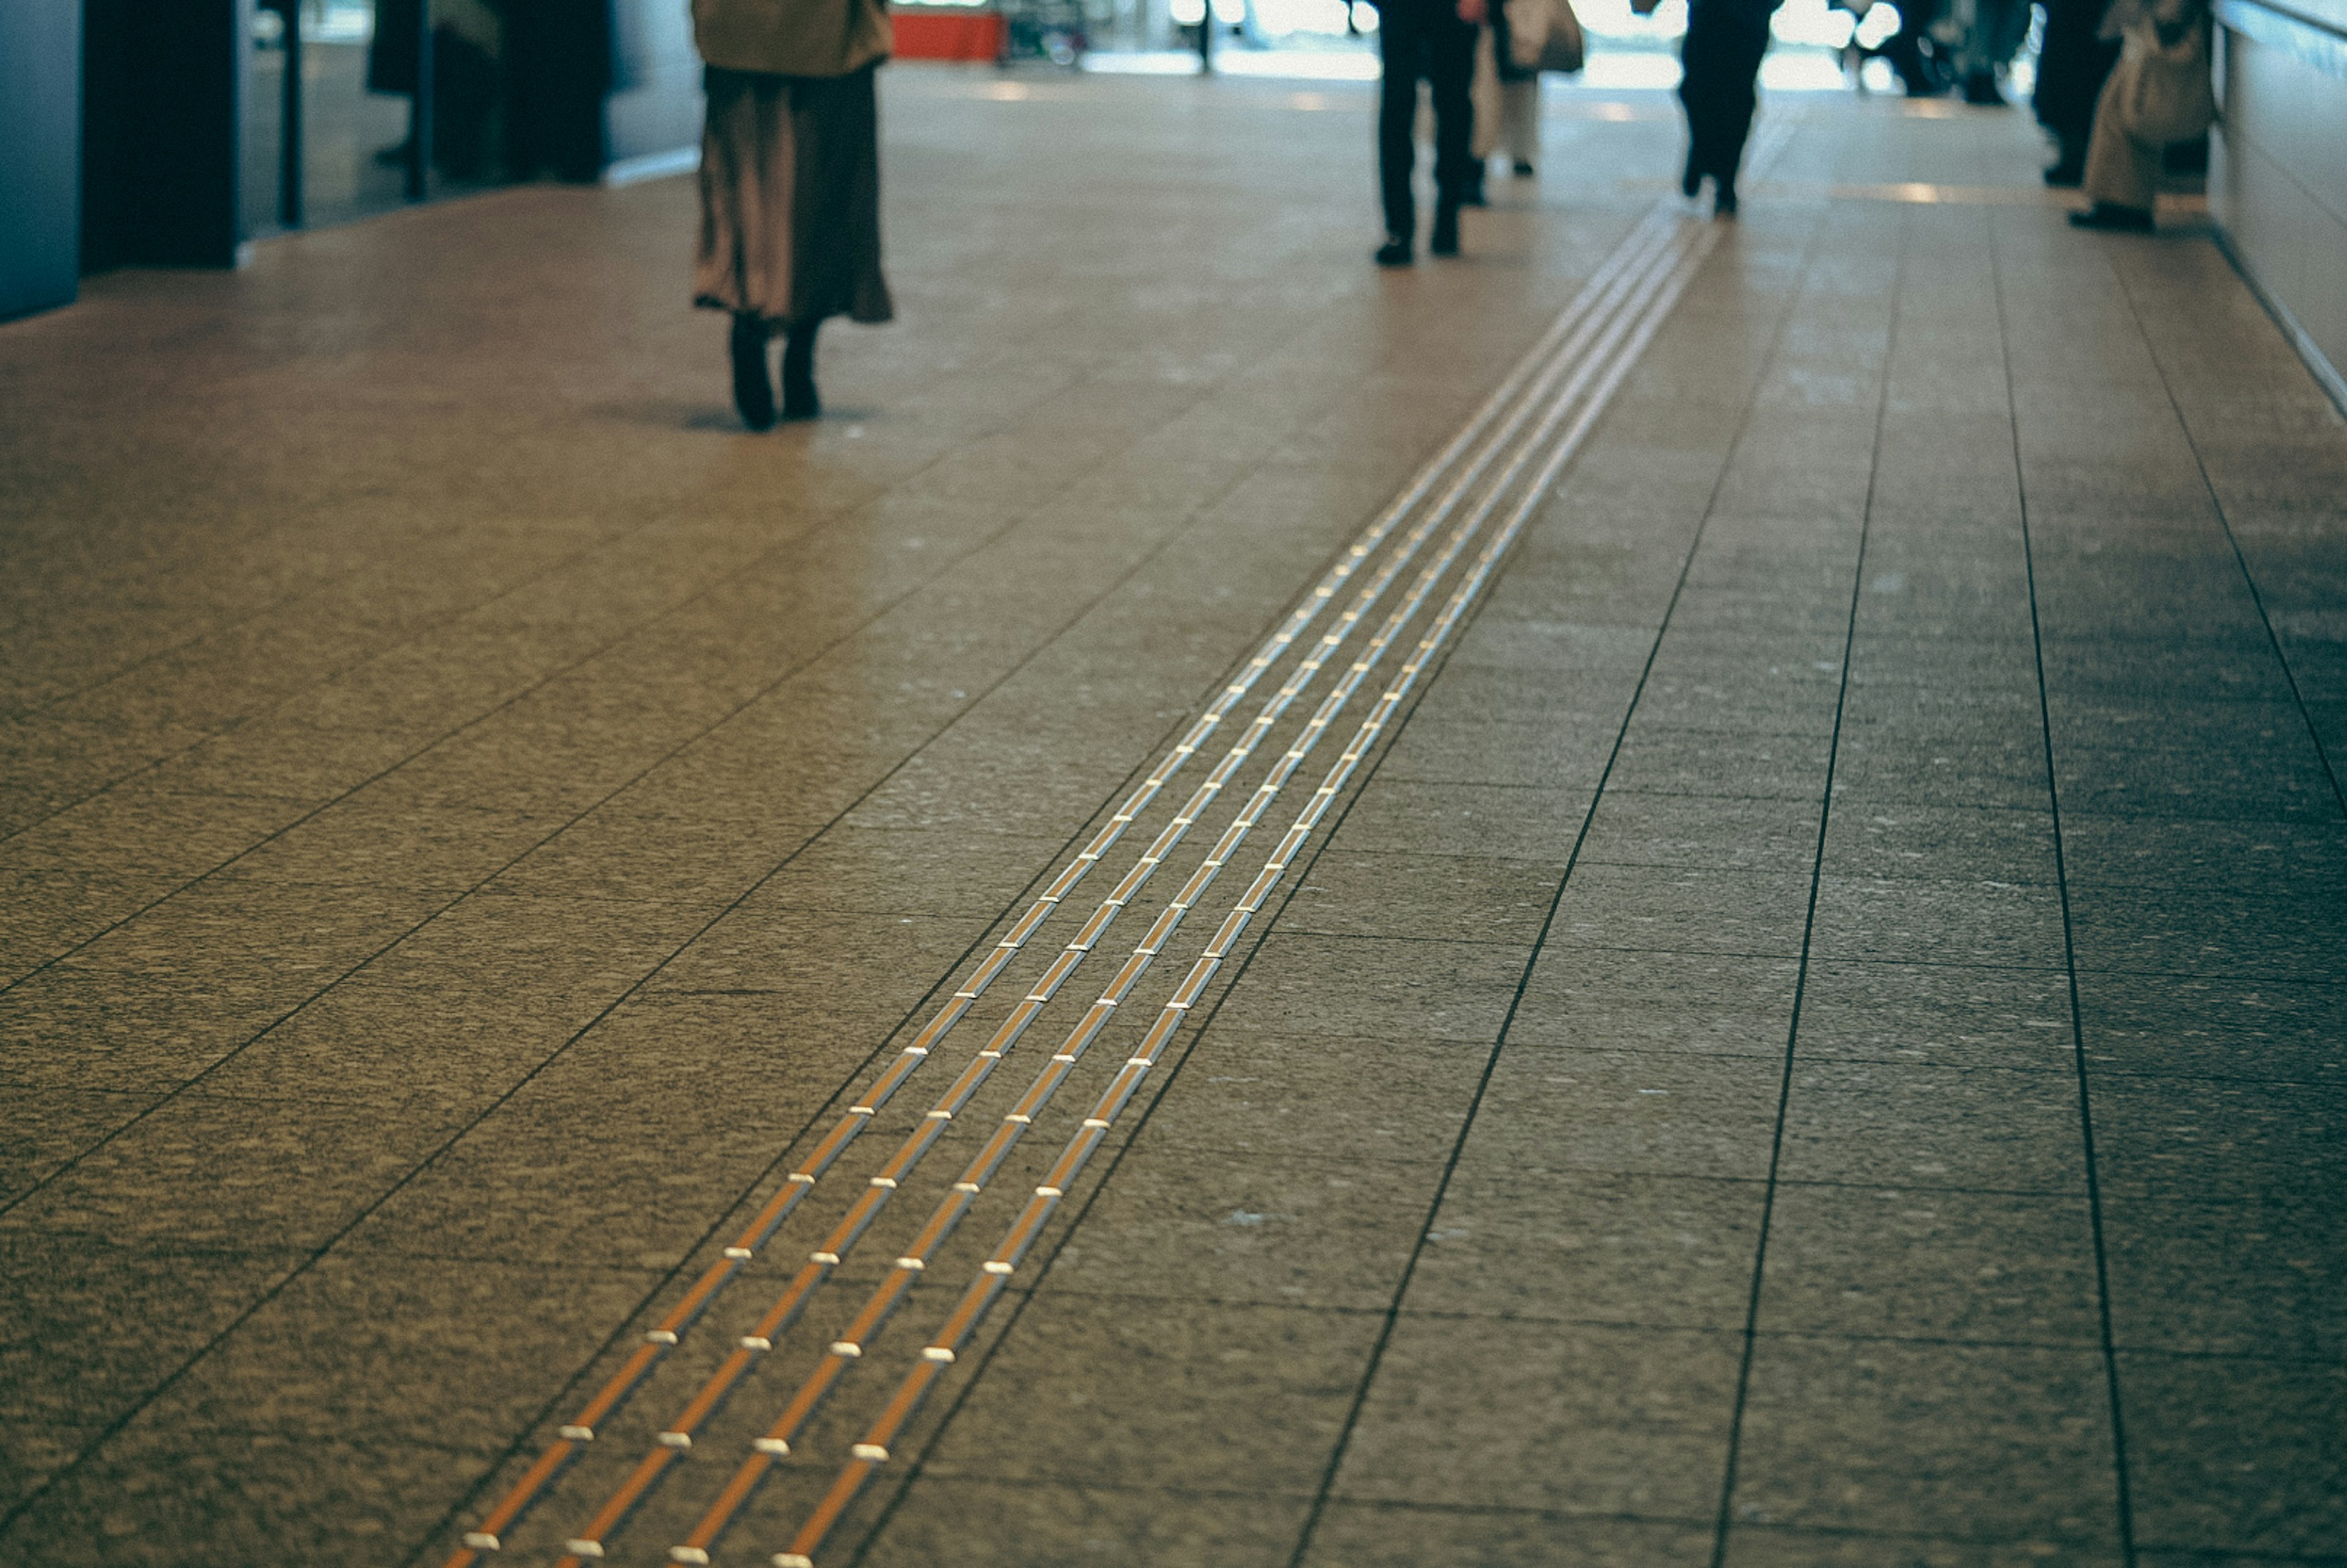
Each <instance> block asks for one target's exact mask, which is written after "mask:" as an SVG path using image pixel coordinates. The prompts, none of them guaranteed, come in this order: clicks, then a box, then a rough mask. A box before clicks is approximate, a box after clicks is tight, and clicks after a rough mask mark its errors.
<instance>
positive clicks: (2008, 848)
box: [1600, 801, 2075, 884]
mask: <svg viewBox="0 0 2347 1568" xmlns="http://www.w3.org/2000/svg"><path fill="white" fill-rule="evenodd" d="M1600 812H1601V815H1602V814H1603V808H1602V807H1601V808H1600ZM2068 822H2069V819H2068V818H2067V817H2066V816H2065V818H2064V825H2065V830H2066V828H2067V826H2068ZM1825 870H1826V873H1827V875H1828V876H1846V877H1860V876H1872V877H1906V878H1916V879H1934V880H1946V881H1966V882H1971V881H1987V882H2007V883H2024V884H2029V883H2045V884H2053V883H2055V882H2058V881H2059V880H2060V878H2059V877H2058V876H2056V874H2055V857H2054V820H2053V816H2052V815H2051V814H2050V813H2047V812H2043V811H2025V810H2024V811H2014V810H2000V809H1994V808H1983V807H1978V806H1932V805H1916V804H1892V803H1880V802H1857V801H1852V802H1849V803H1847V804H1837V807H1836V809H1835V811H1834V812H1833V815H1832V816H1831V817H1830V818H1829V820H1828V822H1827V824H1826V845H1825ZM2072 871H2073V874H2074V875H2075V866H2073V867H2072Z"/></svg>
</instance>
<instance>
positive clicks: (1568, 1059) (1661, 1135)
mask: <svg viewBox="0 0 2347 1568" xmlns="http://www.w3.org/2000/svg"><path fill="white" fill-rule="evenodd" d="M1783 1071H1784V1069H1783V1065H1782V1061H1781V1059H1772V1058H1768V1057H1744V1056H1726V1055H1712V1054H1698V1053H1693V1052H1682V1053H1673V1054H1670V1055H1663V1054H1659V1053H1647V1052H1631V1051H1600V1050H1539V1051H1519V1050H1507V1051H1502V1052H1501V1056H1500V1060H1499V1061H1498V1063H1497V1065H1495V1066H1494V1067H1493V1069H1492V1071H1491V1082H1490V1083H1489V1085H1488V1086H1487V1087H1486V1088H1485V1090H1484V1091H1483V1099H1482V1102H1481V1105H1480V1106H1479V1107H1478V1109H1477V1111H1476V1114H1475V1122H1474V1125H1473V1127H1472V1128H1471V1130H1470V1131H1469V1133H1468V1138H1467V1143H1466V1146H1465V1149H1464V1150H1463V1151H1462V1153H1461V1155H1460V1159H1461V1163H1463V1164H1467V1165H1472V1166H1475V1167H1476V1168H1478V1169H1480V1170H1484V1171H1503V1170H1515V1169H1522V1168H1526V1167H1537V1168H1540V1169H1545V1170H1552V1171H1568V1170H1579V1171H1619V1172H1642V1173H1655V1174H1668V1175H1705V1176H1717V1177H1744V1178H1749V1179H1755V1180H1757V1179H1760V1178H1763V1177H1765V1176H1767V1174H1768V1156H1769V1150H1770V1147H1771V1144H1772V1143H1773V1142H1774V1137H1775V1132H1776V1122H1777V1105H1778V1097H1779V1095H1780V1092H1781V1085H1782V1082H1783Z"/></svg>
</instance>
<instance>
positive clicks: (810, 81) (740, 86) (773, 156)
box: [692, 66, 896, 332]
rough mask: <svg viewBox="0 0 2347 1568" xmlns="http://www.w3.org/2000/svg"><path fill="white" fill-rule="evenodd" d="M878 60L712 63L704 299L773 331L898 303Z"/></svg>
mask: <svg viewBox="0 0 2347 1568" xmlns="http://www.w3.org/2000/svg"><path fill="white" fill-rule="evenodd" d="M875 70H876V67H873V66H866V67H864V68H863V69H862V70H860V71H855V72H851V73H850V74H849V75H847V76H844V77H776V76H767V75H764V74H763V73H760V72H755V71H729V70H724V69H722V68H720V67H715V66H712V67H709V72H708V77H707V78H706V80H707V86H708V92H709V109H708V116H709V118H708V120H707V123H706V128H705V129H704V130H703V131H702V141H701V255H700V259H699V261H697V262H696V263H695V265H694V268H693V282H692V289H693V302H694V303H695V304H697V305H702V306H704V307H706V308H708V309H711V310H720V311H733V312H734V313H739V314H747V315H751V316H755V317H757V318H759V319H761V320H763V321H764V322H765V323H767V326H768V330H769V331H772V332H782V331H785V330H787V329H789V328H792V327H800V326H809V325H812V324H814V323H816V322H819V321H822V320H824V319H825V317H828V316H840V315H844V316H851V317H853V318H855V319H856V321H859V322H885V321H887V320H889V319H890V318H891V317H893V316H894V315H895V314H896V309H895V307H894V306H893V305H892V304H891V303H890V302H889V299H888V281H887V279H886V278H885V277H883V276H882V275H881V272H880V112H879V105H878V101H877V99H876V97H875V94H874V92H873V73H874V71H875Z"/></svg>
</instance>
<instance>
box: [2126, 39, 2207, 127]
mask: <svg viewBox="0 0 2347 1568" xmlns="http://www.w3.org/2000/svg"><path fill="white" fill-rule="evenodd" d="M2112 74H2113V75H2114V76H2115V77H2117V78H2118V79H2117V81H2116V82H2115V83H2114V84H2113V86H2114V87H2116V92H2115V93H2114V94H2113V95H2112V101H2113V104H2114V106H2115V107H2116V108H2117V109H2118V110H2119V123H2120V126H2121V127H2122V128H2124V129H2125V130H2126V131H2127V136H2128V138H2130V139H2132V140H2134V141H2137V142H2140V143H2142V144H2143V145H2145V146H2147V147H2156V146H2158V145H2160V144H2161V143H2163V142H2170V141H2189V140H2191V139H2192V138H2194V137H2196V136H2198V135H2199V134H2200V133H2201V132H2203V131H2205V130H2207V129H2208V128H2209V127H2210V126H2212V125H2214V124H2216V123H2217V88H2216V83H2215V80H2214V78H2213V77H2212V76H2211V73H2210V71H2209V22H2208V20H2207V18H2205V17H2203V18H2202V19H2200V20H2199V21H2198V22H2196V23H2194V24H2193V25H2191V26H2187V27H2186V28H2185V29H2184V30H2183V32H2182V33H2181V34H2180V35H2179V36H2178V37H2177V39H2176V41H2175V42H2174V43H2168V42H2165V41H2163V40H2162V39H2161V37H2160V36H2159V28H2158V26H2157V24H2156V23H2155V22H2153V20H2152V19H2151V18H2150V17H2148V16H2146V17H2144V18H2143V19H2142V20H2140V21H2138V22H2137V23H2135V24H2134V25H2132V26H2129V27H2128V28H2127V32H2126V35H2125V36H2124V41H2123V42H2122V43H2121V45H2120V53H2119V63H2118V66H2117V67H2116V70H2115V71H2113V73H2112Z"/></svg>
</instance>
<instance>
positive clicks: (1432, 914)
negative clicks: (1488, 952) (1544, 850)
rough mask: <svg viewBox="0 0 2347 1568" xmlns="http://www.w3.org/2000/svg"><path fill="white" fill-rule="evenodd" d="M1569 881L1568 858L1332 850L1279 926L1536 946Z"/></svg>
mask: <svg viewBox="0 0 2347 1568" xmlns="http://www.w3.org/2000/svg"><path fill="white" fill-rule="evenodd" d="M1563 881H1564V864H1563V862H1562V861H1542V860H1502V859H1497V858H1492V857H1487V856H1463V855H1409V854H1397V853H1390V852H1378V853H1360V852H1356V851H1352V850H1346V849H1329V850H1327V851H1326V852H1325V853H1323V854H1322V855H1320V856H1318V857H1317V859H1315V860H1314V861H1313V862H1312V866H1311V869H1310V871H1309V872H1308V873H1307V875H1306V876H1304V877H1303V879H1302V880H1300V881H1299V882H1297V883H1296V891H1295V892H1294V893H1293V894H1291V895H1290V896H1289V897H1288V901H1287V905H1286V907H1285V908H1284V909H1282V910H1281V911H1280V916H1279V928H1280V929H1281V930H1282V931H1285V932H1293V933H1298V934H1307V933H1308V934H1314V935H1319V936H1329V937H1407V938H1419V939H1423V940H1438V941H1446V942H1475V941H1489V942H1501V943H1506V944H1509V945H1512V946H1514V947H1519V948H1522V947H1529V946H1530V945H1531V944H1532V942H1533V941H1534V940H1535V939H1536V938H1538V937H1539V936H1540V934H1541V927H1542V926H1543V925H1544V924H1546V922H1547V919H1548V914H1549V909H1550V907H1551V905H1552V904H1553V902H1554V900H1555V897H1556V892H1557V888H1558V886H1560V885H1562V884H1563Z"/></svg>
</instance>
